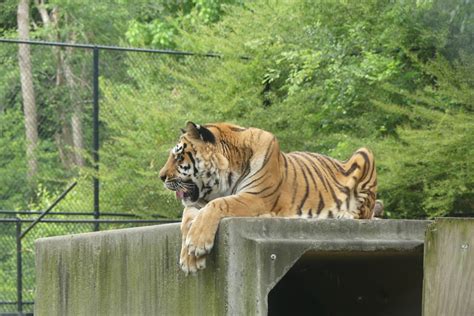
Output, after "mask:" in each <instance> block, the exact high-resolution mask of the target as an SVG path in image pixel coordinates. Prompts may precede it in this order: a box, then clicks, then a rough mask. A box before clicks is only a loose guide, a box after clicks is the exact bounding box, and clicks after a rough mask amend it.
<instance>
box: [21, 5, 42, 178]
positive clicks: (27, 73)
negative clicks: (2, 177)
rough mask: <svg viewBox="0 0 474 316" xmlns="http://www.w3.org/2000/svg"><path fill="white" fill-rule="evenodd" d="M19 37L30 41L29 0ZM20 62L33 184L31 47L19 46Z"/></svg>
mask: <svg viewBox="0 0 474 316" xmlns="http://www.w3.org/2000/svg"><path fill="white" fill-rule="evenodd" d="M17 23H18V35H19V38H20V39H22V40H28V39H29V27H30V23H29V5H28V0H20V1H19V4H18V11H17ZM18 48H19V50H18V62H19V67H20V80H21V93H22V98H23V112H24V115H25V131H26V157H27V160H28V173H27V176H28V180H29V181H30V183H32V182H33V180H34V178H35V176H36V174H37V172H38V160H37V157H36V148H37V147H38V125H37V124H38V123H37V114H36V103H35V91H34V88H33V73H32V67H31V54H30V46H29V45H27V44H19V45H18Z"/></svg>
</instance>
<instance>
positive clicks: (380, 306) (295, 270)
mask: <svg viewBox="0 0 474 316" xmlns="http://www.w3.org/2000/svg"><path fill="white" fill-rule="evenodd" d="M422 286H423V252H422V251H421V252H420V253H400V252H350V253H347V252H346V253H338V252H336V253H334V252H314V251H313V252H311V251H310V252H307V253H306V254H304V255H303V256H302V257H301V258H300V259H299V260H298V261H297V262H296V263H295V264H294V266H293V267H292V268H291V269H290V270H289V271H288V272H287V273H286V275H285V276H284V277H283V278H282V279H281V280H280V281H279V282H278V283H277V285H276V286H275V287H274V288H273V289H272V290H271V291H270V293H269V295H268V315H271V316H283V315H292V316H294V315H298V316H300V315H312V316H339V315H364V316H371V315H374V316H375V315H377V316H379V315H387V316H396V315H397V316H398V315H403V316H410V315H421V306H422Z"/></svg>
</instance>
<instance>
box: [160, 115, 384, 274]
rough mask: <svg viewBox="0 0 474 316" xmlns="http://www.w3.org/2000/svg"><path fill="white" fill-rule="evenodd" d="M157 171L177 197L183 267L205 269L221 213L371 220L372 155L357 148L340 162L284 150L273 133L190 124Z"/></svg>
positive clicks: (373, 208)
mask: <svg viewBox="0 0 474 316" xmlns="http://www.w3.org/2000/svg"><path fill="white" fill-rule="evenodd" d="M181 132H182V133H181V136H180V137H179V141H178V143H177V144H176V146H174V148H173V149H171V150H170V153H169V156H168V159H167V161H166V163H165V165H164V166H163V168H162V169H161V170H160V171H159V177H160V179H161V180H162V181H163V182H164V186H165V188H166V189H168V190H171V191H174V192H175V195H176V197H177V198H178V199H179V200H180V201H181V202H182V204H183V206H184V211H183V215H182V220H181V236H182V243H181V252H180V256H179V265H180V268H181V269H182V270H183V271H184V272H185V273H186V275H187V274H188V273H193V274H194V273H196V272H197V271H198V270H202V269H204V268H205V267H206V256H207V255H208V254H209V253H210V251H211V249H212V248H213V246H214V238H215V234H216V232H217V228H218V225H219V222H220V220H221V219H222V218H225V217H290V218H316V219H326V218H348V219H372V218H374V213H375V212H379V210H380V207H381V206H380V203H379V202H376V194H377V174H376V170H375V161H374V156H373V154H372V153H371V151H369V150H368V149H367V148H360V149H358V150H357V151H356V152H355V153H354V154H353V155H352V156H351V157H350V158H349V159H348V160H346V161H344V162H340V161H338V160H336V159H333V158H330V157H327V156H325V155H322V154H317V153H311V152H302V151H299V152H290V153H284V152H282V151H281V150H280V146H279V142H278V140H277V138H276V137H275V135H273V134H272V133H270V132H268V131H265V130H262V129H258V128H244V127H241V126H238V125H233V124H229V123H214V124H206V125H199V124H195V123H193V122H187V123H186V127H185V128H184V129H182V130H181Z"/></svg>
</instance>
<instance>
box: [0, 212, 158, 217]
mask: <svg viewBox="0 0 474 316" xmlns="http://www.w3.org/2000/svg"><path fill="white" fill-rule="evenodd" d="M41 213H42V211H37V210H31V211H25V210H22V211H8V210H0V214H3V215H39V214H41ZM48 215H49V216H54V215H65V216H94V213H93V212H49V213H48ZM100 215H101V216H112V217H113V216H117V217H138V216H137V215H135V214H130V213H112V212H100ZM152 217H155V216H152ZM156 217H157V218H156V219H159V218H160V216H156Z"/></svg>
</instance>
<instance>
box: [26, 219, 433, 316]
mask: <svg viewBox="0 0 474 316" xmlns="http://www.w3.org/2000/svg"><path fill="white" fill-rule="evenodd" d="M428 224H429V222H428V221H397V220H380V221H362V220H359V221H355V220H305V219H282V218H278V219H277V218H272V219H266V218H229V219H225V220H223V221H222V222H221V224H220V226H219V231H218V235H217V239H216V246H215V247H214V249H213V252H212V254H211V255H210V257H209V258H208V262H207V268H206V269H205V270H204V271H201V272H199V273H198V274H197V275H196V276H188V277H185V276H184V274H183V273H182V272H181V271H180V270H179V268H178V264H177V261H178V253H179V248H180V245H181V241H180V234H179V225H178V224H169V225H161V226H152V227H142V228H133V229H124V230H116V231H108V232H99V233H88V234H80V235H72V236H64V237H53V238H44V239H39V240H38V241H37V243H36V273H37V277H36V280H37V294H36V299H35V314H36V315H40V316H41V315H266V314H267V295H268V293H269V292H270V290H271V289H272V288H273V287H274V286H275V285H276V284H277V283H278V281H279V280H280V279H281V278H282V277H283V276H284V275H285V273H286V272H287V271H288V270H289V269H290V268H291V267H292V265H293V264H294V263H295V262H296V261H298V259H299V258H300V257H301V256H302V255H303V254H305V253H307V252H309V253H311V254H312V256H313V255H316V256H317V255H318V253H325V254H327V253H331V252H334V253H384V252H387V253H390V254H397V253H399V254H401V255H406V254H413V253H416V254H421V256H422V255H423V240H424V233H425V229H426V227H427V225H428ZM289 303H292V302H289Z"/></svg>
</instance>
